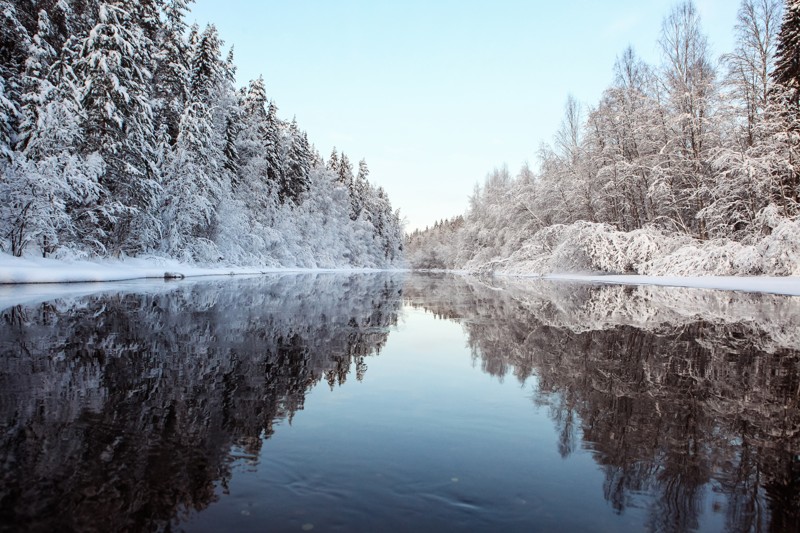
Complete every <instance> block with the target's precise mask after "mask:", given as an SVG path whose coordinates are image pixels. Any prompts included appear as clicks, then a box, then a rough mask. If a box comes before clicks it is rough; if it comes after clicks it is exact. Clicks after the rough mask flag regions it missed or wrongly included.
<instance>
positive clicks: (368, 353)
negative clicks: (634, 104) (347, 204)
mask: <svg viewBox="0 0 800 533" xmlns="http://www.w3.org/2000/svg"><path fill="white" fill-rule="evenodd" d="M120 289H121V290H123V292H125V293H126V294H122V295H120V294H108V295H105V296H93V297H79V296H78V295H73V296H71V297H68V296H67V295H66V294H64V295H62V298H63V299H62V300H61V301H59V302H55V303H48V304H46V305H31V306H29V307H18V308H12V309H7V310H6V311H4V312H3V317H4V319H5V322H6V325H8V326H9V327H7V328H6V329H5V330H3V332H2V333H0V355H3V359H2V360H0V390H2V391H3V392H0V416H1V418H0V422H2V423H3V424H4V430H5V432H4V435H5V436H4V437H0V446H2V447H0V459H3V460H4V462H0V465H3V466H2V468H0V473H2V476H3V477H2V479H0V481H2V483H0V516H2V517H4V519H3V520H0V530H3V527H5V526H4V524H14V522H13V520H15V519H17V520H22V519H21V518H19V517H21V516H23V514H22V513H31V512H37V513H39V515H38V517H39V518H40V519H41V520H42V521H43V522H42V523H43V524H45V525H47V526H54V525H62V526H63V525H64V524H69V520H78V519H79V518H80V517H83V518H84V519H85V520H88V522H83V523H93V521H97V520H99V518H98V517H103V518H105V517H107V516H109V517H113V518H109V519H108V522H100V523H102V524H114V525H119V524H128V527H129V528H130V529H151V528H152V527H153V526H154V525H161V526H163V525H165V523H166V522H165V520H169V517H172V520H173V521H177V522H178V525H179V526H180V527H182V528H186V529H188V530H190V531H191V530H197V531H218V530H237V531H248V530H252V531H263V530H265V529H266V530H290V531H292V530H295V531H301V530H303V529H305V530H310V528H311V527H312V526H313V530H314V531H326V530H329V529H331V530H335V529H344V530H362V531H363V530H380V531H391V530H398V531H408V530H437V531H446V530H463V531H496V530H509V531H523V530H524V531H529V530H531V529H534V530H536V529H540V530H543V531H544V530H547V531H549V530H563V531H571V530H591V531H619V530H631V531H641V530H655V531H669V530H687V529H700V530H712V531H718V530H723V529H732V530H747V529H749V528H750V527H753V528H755V527H757V526H758V524H761V525H762V527H764V526H766V525H769V523H770V521H771V520H772V519H771V517H770V512H776V513H777V515H776V516H777V518H775V520H772V522H773V523H772V526H774V527H775V528H777V529H781V527H783V528H784V529H785V527H786V526H787V524H793V523H795V522H796V520H795V519H796V518H797V516H796V515H797V507H798V506H797V505H795V504H796V503H797V502H798V489H797V486H798V480H800V473H799V472H798V465H797V461H796V459H793V457H794V456H793V455H792V453H791V450H792V449H794V450H796V445H797V435H794V436H792V435H790V434H789V433H786V432H785V431H786V429H785V428H789V430H791V428H792V427H795V426H796V425H797V421H798V418H800V415H798V412H797V402H798V399H797V397H796V392H792V391H796V390H797V386H798V383H799V381H798V360H800V357H798V352H797V350H796V348H795V346H796V344H795V340H796V339H797V338H798V333H799V330H800V328H799V327H798V320H800V313H798V310H799V309H798V307H800V299H798V298H786V297H777V296H763V297H762V296H759V295H742V294H735V293H724V292H719V291H694V290H688V289H668V288H653V287H641V288H628V287H618V286H613V287H610V286H607V287H599V288H598V287H591V286H588V285H573V284H559V283H521V284H515V283H511V282H506V283H497V284H487V283H485V282H478V281H475V280H469V279H464V278H457V277H446V276H439V277H420V276H413V277H411V278H410V279H408V280H406V279H405V278H404V277H403V276H402V275H400V276H398V275H367V276H331V275H321V276H275V277H268V278H252V279H240V280H209V281H205V282H203V281H199V282H196V283H181V284H176V285H174V286H171V287H167V288H165V287H164V286H159V287H158V289H157V290H156V289H155V288H153V287H151V288H150V289H147V290H145V291H144V293H142V292H141V291H140V290H139V289H138V288H137V287H134V286H130V287H129V286H125V287H120ZM401 290H402V295H401ZM37 298H38V295H37ZM70 298H73V299H70ZM401 299H402V302H404V303H405V305H404V306H403V307H402V309H401V307H400V306H401ZM437 316H438V317H441V316H447V317H450V318H452V319H453V320H444V319H441V318H436V317H437ZM364 365H366V370H364ZM357 367H359V368H361V371H360V372H357V371H356V368H357ZM362 373H363V376H362V377H363V379H361V380H358V379H357V377H358V376H359V375H361V374H362ZM330 383H334V385H333V386H332V387H331V385H330ZM784 406H785V407H786V408H787V409H786V410H784ZM290 420H291V423H290V422H289V421H290ZM781 431H784V434H783V436H781V435H780V433H781ZM258 435H261V438H259V437H258ZM793 446H794V448H792V447H793ZM231 461H232V462H231ZM20 465H22V466H20ZM21 487H24V490H21V491H20V488H21ZM59 491H60V492H59ZM175 494H177V496H176V495H175ZM753 495H755V496H756V498H755V499H753V498H752V496H753ZM37 502H44V503H46V502H51V505H50V506H49V507H42V508H41V509H46V510H45V511H42V510H41V509H40V510H38V511H37ZM52 502H57V503H52ZM12 509H13V511H12ZM48 512H49V513H55V514H53V515H48V514H47V513H48ZM16 513H20V514H16ZM59 513H60V515H61V516H59ZM113 513H116V514H113ZM15 517H16V518H15ZM76 517H77V518H76ZM75 523H78V524H81V523H82V522H73V523H72V524H73V525H75ZM39 525H42V524H39Z"/></svg>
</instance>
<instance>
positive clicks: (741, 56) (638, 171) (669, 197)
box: [406, 0, 800, 276]
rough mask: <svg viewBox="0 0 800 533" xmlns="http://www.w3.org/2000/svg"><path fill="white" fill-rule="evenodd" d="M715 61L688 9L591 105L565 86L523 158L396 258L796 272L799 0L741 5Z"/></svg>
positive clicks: (429, 263)
mask: <svg viewBox="0 0 800 533" xmlns="http://www.w3.org/2000/svg"><path fill="white" fill-rule="evenodd" d="M733 31H734V32H735V46H734V49H733V50H731V51H730V52H728V53H726V54H724V55H722V56H721V57H714V56H713V55H712V53H711V49H710V45H709V42H708V39H707V38H706V36H705V34H704V32H703V28H702V21H701V20H700V16H699V14H698V11H697V8H696V7H695V5H694V4H693V3H692V2H691V1H688V2H682V3H679V4H677V5H675V6H674V7H673V9H672V10H671V11H670V12H669V13H668V14H667V16H666V17H665V18H664V19H663V22H662V27H661V32H660V35H659V37H658V41H657V44H658V49H659V50H660V57H661V60H660V63H659V64H648V63H646V62H644V61H643V60H642V59H640V58H639V57H638V56H637V54H636V52H635V51H634V50H633V49H632V48H628V49H626V50H624V51H623V52H622V53H621V54H620V55H619V56H618V58H617V61H616V64H615V65H614V66H613V82H612V83H611V85H610V86H609V87H607V88H606V90H605V91H604V92H603V94H602V96H601V98H600V101H599V102H597V103H596V104H594V105H593V106H587V105H583V104H581V103H579V102H578V101H576V99H575V98H573V97H571V96H570V97H568V98H567V101H566V105H565V110H564V116H563V120H562V123H561V126H560V128H559V129H558V131H557V132H556V133H555V135H554V137H553V140H552V143H551V144H546V145H543V146H541V148H540V149H539V150H538V165H537V166H536V168H531V166H528V165H525V166H523V168H522V169H521V170H520V171H519V172H518V173H517V174H516V175H513V176H512V174H511V173H510V172H509V170H508V168H507V167H505V166H503V167H500V168H497V169H495V170H493V171H492V172H491V173H489V175H488V176H487V178H486V181H485V182H484V183H483V185H482V186H476V188H475V191H474V194H473V195H472V196H471V197H470V201H469V206H468V209H467V211H466V212H465V213H464V214H463V215H460V216H457V217H455V218H452V219H447V220H440V221H439V222H437V223H436V224H435V225H434V226H433V227H428V228H426V229H425V230H418V231H414V232H413V233H412V234H410V235H409V236H408V237H407V240H406V252H407V258H408V260H409V262H410V263H411V265H413V266H414V267H416V268H421V269H463V270H468V271H477V272H487V273H488V272H497V273H506V274H548V273H553V272H607V273H637V274H647V275H756V274H762V275H778V276H781V275H795V276H796V275H800V218H798V215H800V208H799V207H800V204H799V203H798V202H800V177H798V171H799V170H800V166H799V163H798V156H800V1H798V0H788V1H787V2H786V3H785V5H784V2H782V1H781V0H742V2H741V4H740V7H739V11H738V17H737V23H736V26H735V28H733Z"/></svg>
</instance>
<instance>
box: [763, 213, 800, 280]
mask: <svg viewBox="0 0 800 533" xmlns="http://www.w3.org/2000/svg"><path fill="white" fill-rule="evenodd" d="M775 222H778V221H775ZM756 249H757V250H758V252H759V254H760V255H761V264H762V270H763V272H764V273H765V274H769V275H772V276H800V220H796V219H795V220H791V219H784V220H781V221H780V222H778V223H777V225H776V226H775V227H774V228H773V230H772V233H770V234H769V235H768V236H767V237H765V238H764V239H763V240H762V241H761V242H759V243H758V245H757V246H756Z"/></svg>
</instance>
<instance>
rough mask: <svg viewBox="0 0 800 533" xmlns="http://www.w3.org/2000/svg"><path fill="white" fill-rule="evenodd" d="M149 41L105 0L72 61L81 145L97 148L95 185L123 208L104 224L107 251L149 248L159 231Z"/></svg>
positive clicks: (119, 7)
mask: <svg viewBox="0 0 800 533" xmlns="http://www.w3.org/2000/svg"><path fill="white" fill-rule="evenodd" d="M151 45H152V43H150V42H149V41H148V39H147V37H146V36H145V34H144V32H143V30H142V28H141V27H139V25H138V24H137V21H135V20H134V19H133V18H132V15H131V13H130V12H129V11H127V10H126V9H125V5H124V3H123V2H105V3H102V4H101V5H100V16H99V22H98V23H97V24H96V25H95V26H94V28H92V30H91V31H90V32H89V35H88V36H87V37H86V39H85V40H84V41H83V43H82V47H81V50H80V56H79V58H78V60H77V63H76V65H75V72H76V75H77V77H78V81H79V83H80V87H79V90H80V98H81V105H82V107H83V109H84V110H85V120H84V124H83V130H84V136H85V137H84V139H83V146H82V150H81V151H82V153H83V154H91V153H95V152H96V153H98V154H100V155H101V157H102V158H103V160H104V161H105V164H106V172H105V174H104V175H103V177H102V179H101V185H102V186H103V187H104V188H106V189H107V190H108V191H109V196H110V198H111V199H113V201H114V202H116V203H118V204H119V205H120V206H122V208H123V210H117V212H118V214H117V215H116V220H115V223H114V225H113V227H109V228H107V234H108V235H109V238H108V240H107V242H106V243H105V244H106V246H107V247H108V249H109V251H110V252H112V253H115V254H119V253H137V252H140V251H143V250H147V249H151V248H152V247H154V245H155V243H156V241H157V239H158V236H159V231H160V230H159V227H158V220H157V218H156V217H155V216H154V208H155V204H156V201H157V198H158V194H159V191H160V185H159V182H158V178H157V176H156V169H155V168H154V165H153V154H154V152H155V145H156V140H155V130H154V124H153V109H152V105H151V100H150V97H149V93H150V87H151V86H150V83H151V73H150V71H149V70H147V65H150V64H151V58H150V56H149V51H150V49H151Z"/></svg>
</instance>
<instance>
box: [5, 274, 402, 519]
mask: <svg viewBox="0 0 800 533" xmlns="http://www.w3.org/2000/svg"><path fill="white" fill-rule="evenodd" d="M402 285H403V278H402V276H398V275H377V274H376V275H353V276H340V275H317V276H315V275H291V276H284V277H278V278H275V277H267V278H251V279H233V280H224V281H217V282H203V283H197V284H193V283H182V284H180V285H176V286H175V288H174V289H173V290H165V291H162V292H161V293H156V294H116V295H110V296H91V297H85V298H80V299H71V300H62V301H55V302H49V303H44V304H39V305H34V306H28V307H23V306H18V307H13V308H10V309H6V310H4V311H2V323H3V325H2V328H3V330H2V335H0V424H2V431H0V459H2V463H0V530H16V529H18V528H21V527H23V526H24V527H25V528H26V529H31V530H40V531H71V530H76V531H90V530H94V531H125V530H135V531H138V530H152V529H169V527H170V523H174V521H175V520H176V519H178V520H179V519H180V517H182V516H186V515H187V514H188V513H189V512H191V511H192V510H198V509H202V508H204V507H206V506H208V505H209V503H211V502H212V501H214V499H215V491H216V490H218V489H219V488H220V487H221V489H222V490H223V491H224V490H225V486H226V484H227V482H228V480H229V479H230V476H231V463H232V461H233V460H235V459H237V458H239V459H240V458H245V459H250V460H253V461H255V460H257V455H258V452H259V449H260V446H261V443H262V439H264V438H266V437H269V436H270V435H271V434H272V433H273V431H274V430H275V425H276V424H278V423H280V422H281V421H283V420H288V421H291V419H292V416H293V414H294V413H295V412H297V411H298V410H300V409H302V408H303V402H304V398H305V394H306V392H307V391H308V390H309V389H310V388H311V387H312V386H314V385H315V384H316V383H318V382H319V381H321V380H326V381H327V382H328V383H329V384H330V385H331V387H333V386H334V385H336V384H341V383H343V382H344V381H345V380H346V379H348V377H350V376H352V375H353V374H355V377H356V378H357V379H361V378H362V377H363V375H364V372H365V370H366V364H365V358H366V357H368V356H370V355H374V354H377V353H379V352H380V351H381V348H382V347H383V346H384V344H385V342H386V339H387V336H388V333H389V329H390V327H391V326H393V325H394V324H396V322H397V318H398V312H399V310H400V303H401V288H402ZM232 450H233V451H232Z"/></svg>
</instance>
